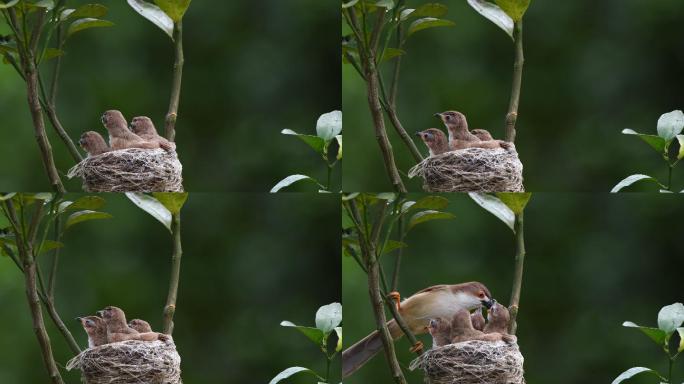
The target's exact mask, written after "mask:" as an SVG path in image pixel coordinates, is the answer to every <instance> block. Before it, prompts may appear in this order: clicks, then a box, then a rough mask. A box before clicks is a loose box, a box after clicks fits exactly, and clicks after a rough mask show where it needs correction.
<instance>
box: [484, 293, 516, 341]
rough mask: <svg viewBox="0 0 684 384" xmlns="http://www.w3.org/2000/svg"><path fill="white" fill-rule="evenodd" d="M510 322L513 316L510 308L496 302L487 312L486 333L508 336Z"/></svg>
mask: <svg viewBox="0 0 684 384" xmlns="http://www.w3.org/2000/svg"><path fill="white" fill-rule="evenodd" d="M510 321H511V314H510V313H509V312H508V308H506V307H504V306H503V305H501V304H499V303H498V302H496V300H495V301H494V304H493V305H492V307H491V308H489V309H488V310H487V325H486V326H485V327H484V332H485V333H492V332H498V333H505V334H508V324H509V323H510Z"/></svg>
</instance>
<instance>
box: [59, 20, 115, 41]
mask: <svg viewBox="0 0 684 384" xmlns="http://www.w3.org/2000/svg"><path fill="white" fill-rule="evenodd" d="M113 25H114V23H112V22H111V21H108V20H100V19H93V18H86V19H78V20H76V21H74V22H73V23H71V25H70V26H69V29H68V30H67V37H71V35H73V34H74V33H76V32H80V31H83V30H85V29H89V28H102V27H111V26H113Z"/></svg>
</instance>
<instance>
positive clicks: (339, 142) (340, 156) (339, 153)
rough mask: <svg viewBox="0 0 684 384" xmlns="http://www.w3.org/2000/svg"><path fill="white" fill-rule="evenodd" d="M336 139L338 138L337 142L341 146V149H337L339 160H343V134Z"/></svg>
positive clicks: (336, 137)
mask: <svg viewBox="0 0 684 384" xmlns="http://www.w3.org/2000/svg"><path fill="white" fill-rule="evenodd" d="M335 140H337V144H338V145H339V146H340V149H338V150H337V160H342V135H337V136H335Z"/></svg>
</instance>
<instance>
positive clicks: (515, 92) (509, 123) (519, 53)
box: [506, 19, 525, 143]
mask: <svg viewBox="0 0 684 384" xmlns="http://www.w3.org/2000/svg"><path fill="white" fill-rule="evenodd" d="M513 36H514V37H515V61H514V63H513V87H512V89H511V98H510V102H509V105H508V114H507V115H506V141H509V142H511V143H514V142H515V135H516V131H515V124H516V122H517V121H518V106H519V105H520V89H521V87H522V74H523V66H524V64H525V56H524V53H523V22H522V19H521V20H520V21H517V22H516V23H515V29H514V35H513Z"/></svg>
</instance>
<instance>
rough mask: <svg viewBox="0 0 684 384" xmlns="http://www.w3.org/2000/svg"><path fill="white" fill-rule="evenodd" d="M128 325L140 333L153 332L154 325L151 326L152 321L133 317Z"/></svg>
mask: <svg viewBox="0 0 684 384" xmlns="http://www.w3.org/2000/svg"><path fill="white" fill-rule="evenodd" d="M128 326H129V327H131V328H133V329H135V330H136V331H138V332H140V333H146V332H152V327H150V323H148V322H147V321H145V320H140V319H133V320H131V321H129V322H128Z"/></svg>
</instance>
